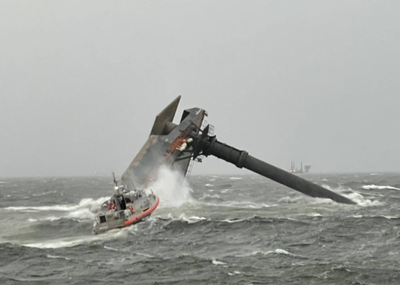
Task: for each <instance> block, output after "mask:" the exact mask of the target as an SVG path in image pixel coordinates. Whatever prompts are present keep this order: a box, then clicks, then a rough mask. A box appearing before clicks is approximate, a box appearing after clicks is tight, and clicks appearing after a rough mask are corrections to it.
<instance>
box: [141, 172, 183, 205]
mask: <svg viewBox="0 0 400 285" xmlns="http://www.w3.org/2000/svg"><path fill="white" fill-rule="evenodd" d="M149 188H150V189H151V190H152V191H153V192H154V194H156V195H157V196H158V197H160V206H162V207H177V206H180V205H182V204H184V203H186V202H188V201H189V200H190V187H189V184H188V183H187V181H186V179H185V177H184V175H183V174H182V173H181V172H179V171H176V170H171V169H169V168H167V167H160V169H159V171H158V174H157V180H156V181H155V182H154V183H153V184H152V185H151V186H150V187H149Z"/></svg>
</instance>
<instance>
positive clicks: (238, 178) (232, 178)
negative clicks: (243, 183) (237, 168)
mask: <svg viewBox="0 0 400 285" xmlns="http://www.w3.org/2000/svg"><path fill="white" fill-rule="evenodd" d="M229 179H231V180H241V179H243V177H234V176H232V177H229Z"/></svg>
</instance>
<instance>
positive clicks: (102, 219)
mask: <svg viewBox="0 0 400 285" xmlns="http://www.w3.org/2000/svg"><path fill="white" fill-rule="evenodd" d="M105 222H106V216H100V224H102V223H105Z"/></svg>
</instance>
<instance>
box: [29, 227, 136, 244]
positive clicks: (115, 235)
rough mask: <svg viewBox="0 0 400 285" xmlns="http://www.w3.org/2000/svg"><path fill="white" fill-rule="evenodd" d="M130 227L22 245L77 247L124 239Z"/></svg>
mask: <svg viewBox="0 0 400 285" xmlns="http://www.w3.org/2000/svg"><path fill="white" fill-rule="evenodd" d="M128 228H129V227H126V228H122V229H113V230H110V231H107V232H106V233H103V234H101V235H87V236H78V237H72V238H60V239H53V240H46V241H42V242H33V243H26V244H23V245H22V246H25V247H34V248H42V249H46V248H69V247H75V246H78V245H82V244H90V243H93V242H105V241H109V240H113V239H121V238H122V239H123V238H126V237H127V236H128V234H129V230H128Z"/></svg>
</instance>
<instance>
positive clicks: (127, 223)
mask: <svg viewBox="0 0 400 285" xmlns="http://www.w3.org/2000/svg"><path fill="white" fill-rule="evenodd" d="M156 198H157V200H156V202H155V203H154V205H153V207H151V208H150V209H148V210H146V211H144V212H143V213H141V214H140V215H137V216H136V217H133V218H132V219H130V220H127V221H125V222H124V226H129V225H131V224H133V223H134V222H137V221H139V220H141V219H143V218H144V217H146V216H148V215H150V214H151V212H153V211H154V210H155V209H156V208H157V206H158V204H159V203H160V198H158V197H156Z"/></svg>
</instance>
